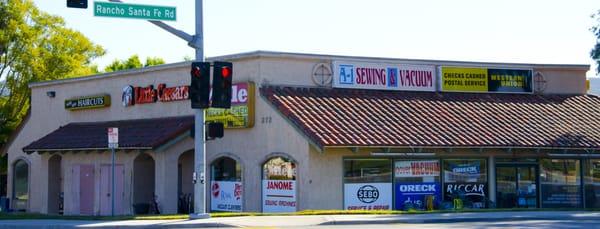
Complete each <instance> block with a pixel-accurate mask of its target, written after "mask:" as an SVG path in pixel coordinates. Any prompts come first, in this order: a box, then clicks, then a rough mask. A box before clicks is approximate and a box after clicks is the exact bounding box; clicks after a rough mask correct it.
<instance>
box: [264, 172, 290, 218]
mask: <svg viewBox="0 0 600 229" xmlns="http://www.w3.org/2000/svg"><path fill="white" fill-rule="evenodd" d="M262 185H263V187H262V190H263V193H262V197H263V198H262V201H263V204H262V207H263V212H295V211H296V205H297V203H296V181H295V180H263V181H262Z"/></svg>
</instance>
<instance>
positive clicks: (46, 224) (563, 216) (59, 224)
mask: <svg viewBox="0 0 600 229" xmlns="http://www.w3.org/2000/svg"><path fill="white" fill-rule="evenodd" d="M515 220H600V212H585V211H547V212H546V211H534V212H524V211H515V212H481V213H432V214H402V215H310V216H245V217H222V218H210V219H198V220H125V221H79V220H0V229H3V228H19V229H20V228H117V227H118V228H191V227H193V228H201V227H302V226H314V225H353V224H389V223H450V222H476V221H482V222H491V221H515Z"/></svg>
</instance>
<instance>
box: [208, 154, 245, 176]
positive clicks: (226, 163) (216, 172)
mask: <svg viewBox="0 0 600 229" xmlns="http://www.w3.org/2000/svg"><path fill="white" fill-rule="evenodd" d="M211 177H212V180H214V181H242V166H241V165H240V164H239V163H237V161H235V160H234V159H231V158H229V157H222V158H219V159H217V160H216V161H215V162H213V164H212V166H211Z"/></svg>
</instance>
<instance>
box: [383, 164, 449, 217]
mask: <svg viewBox="0 0 600 229" xmlns="http://www.w3.org/2000/svg"><path fill="white" fill-rule="evenodd" d="M394 183H395V185H394V192H395V193H396V203H395V205H394V206H395V209H397V210H409V209H418V210H433V209H435V208H437V207H438V206H439V203H440V202H441V198H442V195H441V193H442V192H441V189H442V188H441V184H440V162H439V160H398V161H394Z"/></svg>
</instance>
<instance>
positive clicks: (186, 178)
mask: <svg viewBox="0 0 600 229" xmlns="http://www.w3.org/2000/svg"><path fill="white" fill-rule="evenodd" d="M193 174H194V149H191V150H188V151H185V152H183V153H182V154H181V155H179V158H178V159H177V213H179V214H189V213H192V212H193V211H194V182H193Z"/></svg>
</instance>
